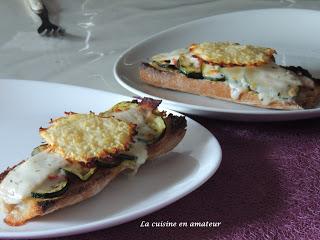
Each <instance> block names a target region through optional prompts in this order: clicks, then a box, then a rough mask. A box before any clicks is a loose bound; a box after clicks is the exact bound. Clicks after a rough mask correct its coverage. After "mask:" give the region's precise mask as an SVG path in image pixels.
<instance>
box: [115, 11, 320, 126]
mask: <svg viewBox="0 0 320 240" xmlns="http://www.w3.org/2000/svg"><path fill="white" fill-rule="evenodd" d="M319 22H320V12H319V11H312V10H302V9H262V10H250V11H242V12H233V13H227V14H222V15H217V16H212V17H209V18H203V19H200V20H196V21H193V22H190V23H186V24H183V25H180V26H177V27H174V28H171V29H169V30H166V31H164V32H161V33H159V34H157V35H154V36H152V37H150V38H148V39H147V40H144V41H142V42H140V43H139V44H137V45H136V46H134V47H132V48H131V49H129V50H127V51H126V52H125V53H123V54H122V55H121V56H120V58H119V59H118V61H117V62H116V64H115V67H114V75H115V77H116V79H117V81H118V82H119V83H120V84H121V85H122V86H123V87H125V88H126V89H128V90H130V91H131V92H133V93H134V94H138V95H142V96H145V95H148V96H152V97H157V98H161V99H164V100H165V101H164V103H165V104H166V105H167V107H169V108H171V109H174V110H177V111H181V112H185V113H189V114H195V115H202V116H206V117H215V118H220V119H230V120H242V121H284V120H296V119H306V118H313V117H319V116H320V108H315V109H308V110H296V111H279V110H267V109H261V108H255V107H250V106H245V105H240V104H235V103H229V102H225V101H220V100H215V99H211V98H207V97H201V96H196V95H192V94H188V93H181V92H177V91H171V90H167V89H161V88H155V87H152V86H149V85H147V84H144V83H143V82H142V81H141V80H140V79H139V74H138V69H139V66H140V64H141V62H145V61H147V59H148V58H149V57H151V56H153V55H154V54H157V53H161V52H169V51H171V50H174V49H176V48H183V47H186V46H188V45H189V44H190V43H194V42H203V41H233V42H239V43H244V44H255V45H261V46H268V47H272V48H275V49H277V52H278V55H277V57H276V60H277V62H278V63H279V64H282V65H298V66H302V67H304V68H306V69H308V70H310V71H311V73H312V74H313V75H314V76H315V77H319V75H320V68H319V66H320V48H319V44H318V39H319V38H320V33H319V32H317V31H315V29H317V28H318V26H317V23H319Z"/></svg>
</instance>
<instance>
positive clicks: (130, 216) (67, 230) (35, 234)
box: [0, 79, 222, 239]
mask: <svg viewBox="0 0 320 240" xmlns="http://www.w3.org/2000/svg"><path fill="white" fill-rule="evenodd" d="M12 81H14V82H23V83H24V84H27V83H29V82H30V83H32V84H36V85H51V86H60V87H68V88H78V89H82V90H88V91H93V92H99V93H101V94H111V95H114V96H117V97H120V98H124V99H128V98H130V97H128V96H124V95H121V94H117V93H112V92H108V91H102V90H97V89H92V88H87V87H82V86H74V85H68V84H61V83H52V82H44V81H35V80H18V79H0V85H1V82H12ZM164 109H165V108H164ZM168 112H170V113H174V114H177V115H180V116H185V115H183V114H181V113H178V112H175V111H172V110H168ZM185 117H186V119H187V121H188V122H192V123H193V124H195V126H196V127H200V128H202V129H203V130H204V131H205V132H206V133H207V134H209V135H208V136H210V140H211V141H213V143H214V144H215V147H216V154H215V161H214V162H215V164H213V165H212V169H210V171H208V172H207V174H206V175H205V176H204V177H202V178H201V179H200V181H196V184H194V185H193V186H192V187H191V188H189V189H188V190H187V191H185V192H183V193H182V194H178V195H175V196H173V197H170V198H168V199H167V200H166V201H163V202H161V204H154V205H151V206H147V207H144V209H143V210H142V211H141V209H137V210H135V211H131V213H127V214H124V215H121V216H119V217H115V218H111V219H110V218H109V219H102V220H98V221H94V222H89V223H85V224H80V225H77V226H72V227H64V228H58V230H55V229H54V230H53V229H50V230H40V231H20V232H14V231H12V232H11V231H2V230H1V231H0V238H17V239H26V238H33V239H37V238H42V237H47V238H53V237H61V236H70V235H75V234H81V233H87V232H92V231H97V230H101V229H107V228H110V227H113V226H116V225H120V224H123V223H126V222H129V221H132V220H135V219H138V218H139V217H143V216H146V215H148V214H150V213H152V212H155V211H157V210H160V209H162V208H164V207H166V206H168V205H170V204H172V203H174V202H176V201H177V200H179V199H181V198H183V197H184V196H186V195H188V194H189V193H191V192H193V191H194V190H196V189H197V188H199V187H200V186H201V185H203V184H204V183H205V182H206V181H208V180H209V179H210V178H211V177H212V176H213V175H214V174H215V173H216V171H217V170H218V168H219V166H220V164H221V161H222V149H221V145H220V143H219V142H218V140H217V138H216V137H215V135H213V134H212V133H211V132H210V131H209V130H208V129H207V128H206V127H204V126H203V125H201V124H200V123H198V122H197V121H195V120H193V119H191V118H189V117H187V116H185Z"/></svg>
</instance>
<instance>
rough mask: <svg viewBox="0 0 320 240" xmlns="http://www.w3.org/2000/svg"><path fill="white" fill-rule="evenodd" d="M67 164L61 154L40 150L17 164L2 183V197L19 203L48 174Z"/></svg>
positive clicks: (0, 193)
mask: <svg viewBox="0 0 320 240" xmlns="http://www.w3.org/2000/svg"><path fill="white" fill-rule="evenodd" d="M66 164H67V161H65V160H64V159H63V158H62V157H61V156H60V155H58V154H54V153H48V152H40V153H38V154H36V155H34V156H33V157H31V158H29V159H28V160H27V161H25V162H23V163H21V164H20V165H18V166H16V167H15V168H14V169H13V170H11V171H10V172H9V173H8V175H7V176H6V177H5V178H4V179H3V181H2V182H1V184H0V198H1V199H2V200H3V202H5V203H7V204H18V203H19V202H20V201H21V200H23V199H24V198H26V197H29V196H30V194H31V192H32V190H34V189H35V188H36V187H37V186H39V185H40V184H41V183H42V182H44V181H45V180H46V179H47V178H48V176H49V175H50V174H51V173H53V172H55V171H57V170H58V169H59V168H62V167H64V166H65V165H66Z"/></svg>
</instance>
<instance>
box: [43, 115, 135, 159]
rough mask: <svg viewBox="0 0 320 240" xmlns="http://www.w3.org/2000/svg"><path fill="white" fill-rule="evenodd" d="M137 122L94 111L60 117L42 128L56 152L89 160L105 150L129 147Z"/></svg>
mask: <svg viewBox="0 0 320 240" xmlns="http://www.w3.org/2000/svg"><path fill="white" fill-rule="evenodd" d="M134 127H135V126H134V125H132V124H129V123H127V122H124V121H120V120H118V119H114V118H103V117H99V116H97V115H94V114H72V115H68V116H66V117H63V118H59V119H57V120H55V121H54V122H53V125H52V126H50V127H49V128H48V129H46V130H43V131H41V132H40V134H41V136H42V137H43V138H44V139H45V140H46V142H47V143H48V144H50V145H51V146H52V147H53V149H54V151H55V152H58V153H60V154H61V155H62V156H63V157H64V158H66V159H68V160H71V161H81V162H88V161H90V160H91V159H93V158H99V157H103V155H104V154H114V153H116V152H117V151H124V150H127V148H128V145H129V144H130V143H131V142H132V138H133V135H134V133H135V131H134Z"/></svg>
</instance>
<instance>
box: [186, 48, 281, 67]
mask: <svg viewBox="0 0 320 240" xmlns="http://www.w3.org/2000/svg"><path fill="white" fill-rule="evenodd" d="M189 50H190V52H191V53H192V55H196V56H197V57H199V58H201V59H203V60H204V61H207V62H210V63H211V64H217V65H239V66H244V65H261V64H265V63H268V62H270V61H272V59H273V54H275V50H274V49H272V48H265V47H257V46H252V45H240V44H238V43H230V42H204V43H200V44H192V45H191V46H190V47H189Z"/></svg>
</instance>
